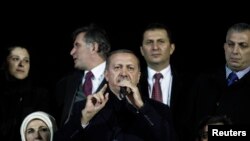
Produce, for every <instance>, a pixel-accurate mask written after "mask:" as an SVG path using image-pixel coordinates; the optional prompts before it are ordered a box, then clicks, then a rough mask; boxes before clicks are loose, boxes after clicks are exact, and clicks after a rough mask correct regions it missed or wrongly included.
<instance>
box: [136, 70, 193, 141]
mask: <svg viewBox="0 0 250 141" xmlns="http://www.w3.org/2000/svg"><path fill="white" fill-rule="evenodd" d="M171 72H172V75H173V81H172V91H171V99H170V111H171V115H172V117H173V122H174V127H175V130H176V131H177V134H178V136H179V138H180V140H181V139H182V138H184V139H187V136H186V135H183V134H185V133H187V131H186V128H187V127H186V126H188V125H186V123H187V122H188V119H187V116H186V114H187V110H186V103H187V97H188V91H189V90H188V89H189V85H190V84H191V82H190V83H189V84H188V83H185V81H186V79H187V76H186V75H180V74H179V73H177V71H176V70H175V69H174V68H173V67H171ZM147 77H148V73H147V71H145V72H144V73H142V76H141V79H140V86H141V88H140V89H141V91H142V95H143V96H145V97H146V98H149V91H148V78H147ZM184 84H185V85H184Z"/></svg>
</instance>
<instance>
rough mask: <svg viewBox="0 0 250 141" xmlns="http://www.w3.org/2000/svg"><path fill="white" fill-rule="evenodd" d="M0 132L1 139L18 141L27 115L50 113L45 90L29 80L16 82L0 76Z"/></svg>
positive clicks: (47, 94)
mask: <svg viewBox="0 0 250 141" xmlns="http://www.w3.org/2000/svg"><path fill="white" fill-rule="evenodd" d="M0 75H1V76H0V79H1V80H0V85H1V87H0V89H1V90H0V93H1V100H0V105H1V106H0V114H1V115H0V126H1V128H0V131H1V133H0V134H1V139H4V140H5V141H14V140H15V141H18V140H21V137H20V125H21V123H22V120H23V119H24V117H25V116H27V115H28V114H30V113H32V112H34V111H45V112H48V113H49V112H50V110H49V109H50V97H49V92H48V90H47V89H45V88H42V87H38V86H37V85H35V83H31V80H30V79H29V78H27V79H25V80H16V79H14V78H11V77H8V78H9V79H7V77H6V75H5V74H4V72H1V74H0Z"/></svg>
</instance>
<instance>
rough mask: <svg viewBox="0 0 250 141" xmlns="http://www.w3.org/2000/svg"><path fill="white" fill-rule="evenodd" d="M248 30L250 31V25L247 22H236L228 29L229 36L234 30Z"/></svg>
mask: <svg viewBox="0 0 250 141" xmlns="http://www.w3.org/2000/svg"><path fill="white" fill-rule="evenodd" d="M246 30H249V31H250V25H249V24H247V23H236V24H234V25H232V26H231V27H230V28H229V29H228V31H227V37H228V35H229V34H231V33H232V32H243V31H246ZM227 37H226V38H227Z"/></svg>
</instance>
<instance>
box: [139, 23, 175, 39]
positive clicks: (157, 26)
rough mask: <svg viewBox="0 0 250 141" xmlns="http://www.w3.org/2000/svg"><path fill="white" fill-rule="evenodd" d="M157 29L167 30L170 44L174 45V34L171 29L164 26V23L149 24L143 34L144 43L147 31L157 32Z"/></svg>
mask: <svg viewBox="0 0 250 141" xmlns="http://www.w3.org/2000/svg"><path fill="white" fill-rule="evenodd" d="M155 29H162V30H165V31H166V32H167V36H168V38H169V42H170V43H173V38H172V33H171V31H170V29H169V28H168V27H167V26H166V25H164V24H162V23H151V24H149V25H148V26H147V27H146V28H145V29H144V31H143V34H142V41H143V36H144V34H145V32H146V31H149V30H155Z"/></svg>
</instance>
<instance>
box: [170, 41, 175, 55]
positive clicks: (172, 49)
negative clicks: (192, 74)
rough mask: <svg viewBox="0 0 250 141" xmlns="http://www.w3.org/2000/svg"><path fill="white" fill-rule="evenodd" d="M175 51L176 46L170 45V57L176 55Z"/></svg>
mask: <svg viewBox="0 0 250 141" xmlns="http://www.w3.org/2000/svg"><path fill="white" fill-rule="evenodd" d="M174 50H175V44H173V43H172V44H171V45H170V55H172V54H173V53H174Z"/></svg>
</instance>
